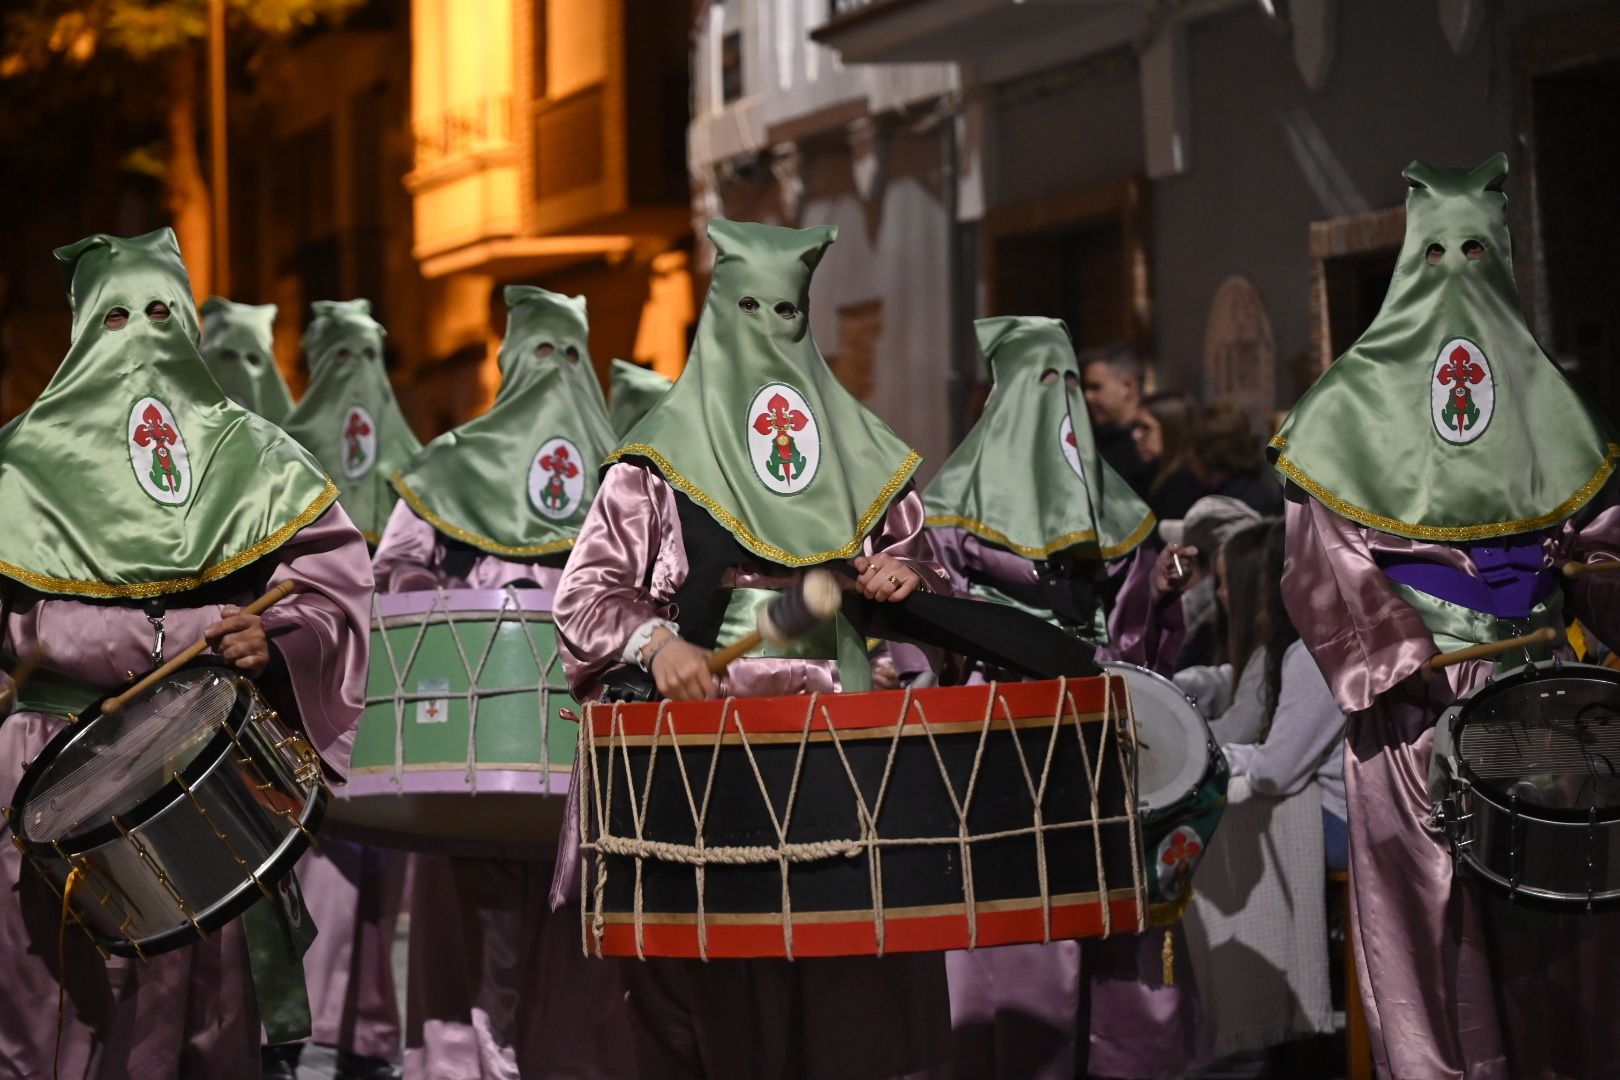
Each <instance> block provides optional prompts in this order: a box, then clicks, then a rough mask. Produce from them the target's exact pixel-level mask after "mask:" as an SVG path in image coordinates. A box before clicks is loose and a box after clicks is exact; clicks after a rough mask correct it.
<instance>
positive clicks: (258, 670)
mask: <svg viewBox="0 0 1620 1080" xmlns="http://www.w3.org/2000/svg"><path fill="white" fill-rule="evenodd" d="M219 614H220V616H221V617H220V620H219V621H218V622H216V623H214V624H213V625H212V626H210V627H209V628H208V629H207V630H205V631H203V636H204V637H206V638H207V639H208V646H209V648H211V649H213V650H214V655H215V656H218V657H219V658H220V659H221V660H224V661H225V662H226V663H228V664H230V665H231V666H232V667H234V668H235V669H236V670H238V671H240V672H241V673H242V674H244V675H246V676H247V677H248V678H250V679H256V678H258V677H259V676H260V675H263V674H264V669H265V668H267V667H269V666H270V639H269V638H267V637H265V634H264V620H262V619H261V618H259V616H257V615H244V614H242V610H241V609H240V608H238V607H237V606H236V605H235V604H226V605H225V606H224V607H222V608H220V609H219Z"/></svg>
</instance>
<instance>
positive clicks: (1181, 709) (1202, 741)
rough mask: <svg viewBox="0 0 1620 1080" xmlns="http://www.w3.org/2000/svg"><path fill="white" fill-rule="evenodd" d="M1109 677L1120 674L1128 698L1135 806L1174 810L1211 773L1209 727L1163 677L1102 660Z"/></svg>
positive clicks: (1151, 810)
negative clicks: (1133, 724) (1133, 728)
mask: <svg viewBox="0 0 1620 1080" xmlns="http://www.w3.org/2000/svg"><path fill="white" fill-rule="evenodd" d="M1102 668H1103V670H1104V672H1105V673H1106V674H1109V675H1123V676H1124V677H1125V684H1126V686H1127V687H1128V688H1129V690H1130V694H1131V712H1132V714H1133V715H1134V716H1135V718H1136V741H1137V746H1138V747H1139V750H1140V752H1139V754H1138V760H1137V765H1136V806H1137V809H1138V810H1140V811H1141V812H1142V813H1144V814H1150V813H1153V812H1154V811H1156V810H1164V809H1167V808H1169V807H1171V806H1174V805H1175V804H1176V803H1177V802H1179V801H1181V800H1182V799H1184V798H1186V797H1187V796H1188V795H1189V794H1191V793H1192V792H1193V791H1194V790H1196V789H1197V787H1198V785H1199V783H1200V782H1201V781H1202V780H1203V778H1204V774H1205V773H1206V772H1208V770H1209V728H1207V727H1206V726H1205V725H1204V720H1203V717H1201V716H1199V715H1198V710H1197V709H1195V708H1193V706H1192V704H1191V703H1190V702H1189V701H1188V700H1187V695H1185V694H1183V693H1182V692H1181V689H1180V688H1179V687H1177V686H1176V684H1175V683H1173V682H1171V681H1170V680H1169V679H1166V678H1165V677H1164V676H1162V675H1159V674H1157V673H1155V672H1152V671H1149V670H1147V669H1146V668H1140V667H1136V666H1135V665H1133V664H1121V663H1117V662H1114V661H1104V662H1103V663H1102Z"/></svg>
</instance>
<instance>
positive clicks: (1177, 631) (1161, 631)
mask: <svg viewBox="0 0 1620 1080" xmlns="http://www.w3.org/2000/svg"><path fill="white" fill-rule="evenodd" d="M1157 559H1158V552H1157V551H1154V550H1152V549H1149V548H1145V547H1139V548H1137V549H1136V550H1135V551H1134V552H1132V553H1131V554H1130V555H1127V556H1125V557H1124V558H1122V559H1117V560H1115V562H1114V563H1111V564H1110V565H1109V573H1120V572H1123V573H1124V574H1125V582H1124V584H1122V585H1121V586H1120V587H1119V594H1118V595H1117V596H1115V597H1114V609H1113V610H1112V611H1110V612H1109V613H1108V638H1109V643H1108V645H1106V646H1104V647H1103V648H1101V649H1098V650H1097V656H1098V658H1099V659H1103V660H1123V661H1124V662H1125V663H1127V664H1136V665H1137V666H1139V667H1145V668H1149V669H1151V670H1153V671H1157V672H1158V673H1159V674H1161V675H1166V676H1168V675H1173V674H1175V670H1176V657H1178V656H1180V655H1181V646H1182V645H1183V644H1184V643H1185V642H1186V639H1187V622H1186V619H1185V618H1184V617H1183V615H1182V611H1181V604H1180V603H1179V602H1167V603H1162V604H1155V603H1153V565H1154V563H1155V562H1156V561H1157ZM1120 563H1123V564H1124V565H1123V566H1119V565H1118V564H1120Z"/></svg>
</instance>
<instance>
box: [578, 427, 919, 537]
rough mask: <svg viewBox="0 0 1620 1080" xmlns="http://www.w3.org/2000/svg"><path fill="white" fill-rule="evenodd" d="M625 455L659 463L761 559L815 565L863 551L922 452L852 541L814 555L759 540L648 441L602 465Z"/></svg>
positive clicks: (913, 455) (911, 458) (909, 457)
mask: <svg viewBox="0 0 1620 1080" xmlns="http://www.w3.org/2000/svg"><path fill="white" fill-rule="evenodd" d="M625 457H644V458H646V459H647V460H648V461H650V462H652V463H653V464H654V465H656V466H658V471H659V472H661V473H663V474H664V479H666V480H668V481H669V482H670V483H672V484H674V485H675V486H676V487H678V488H680V489H681V490H682V491H684V492H686V494H687V496H688V497H690V498H691V499H692V501H694V502H696V503H697V504H698V505H699V506H702V507H703V508H704V509H705V510H707V511H708V512H709V513H711V514H713V515H714V518H715V520H716V521H718V522H720V524H722V525H724V526H725V527H726V531H727V532H729V533H731V535H732V536H735V537H736V538H737V539H738V540H739V541H741V542H742V545H743V547H745V548H747V549H748V550H749V551H752V552H753V553H754V554H755V555H758V556H759V557H760V558H762V559H769V560H771V561H772V562H774V563H777V564H778V565H781V566H813V565H815V564H816V563H824V562H828V561H829V560H832V559H847V558H849V557H850V556H852V555H854V554H856V553H857V552H859V551H860V550H861V541H862V540H864V539H866V534H867V533H868V532H870V531H871V529H872V526H873V525H874V524H875V523H876V522H877V519H878V516H879V515H881V514H882V513H883V511H884V510H886V509H888V506H889V503H890V502H891V501H893V499H894V497H895V495H896V493H898V492H899V490H900V489H901V488H902V487H904V486H905V483H906V481H907V480H909V479H911V474H912V473H914V472H916V471H917V466H918V465H921V464H922V455H921V454H919V453H917V451H915V450H912V451H909V452H907V454H906V457H905V460H904V461H902V462H901V463H900V468H898V469H896V470H895V473H894V475H893V476H891V477H889V482H888V483H886V484H884V485H883V488H882V490H881V491H879V492H878V495H877V498H876V499H873V500H872V505H871V506H868V507H867V508H866V513H864V514H862V515H861V519H860V520H859V521H857V522H856V523H855V536H854V538H853V539H851V540H850V542H849V543H847V544H845V545H844V546H843V547H841V548H835V549H834V550H832V551H822V552H818V553H817V554H815V555H795V554H793V553H792V552H791V551H787V550H785V549H783V548H779V547H777V546H776V545H775V544H772V543H769V542H767V541H765V540H762V539H760V538H759V537H758V536H757V535H755V533H754V531H753V530H752V529H750V528H749V527H748V526H747V525H744V524H743V523H742V520H741V519H739V518H738V517H737V515H735V514H733V513H732V512H731V511H730V510H727V509H726V508H725V507H723V506H721V505H720V504H719V503H718V502H716V501H715V500H714V498H713V497H711V496H710V495H709V494H708V493H707V492H705V491H703V490H702V489H700V488H699V487H698V486H697V485H696V484H694V483H692V481H690V480H688V479H687V478H686V477H685V476H682V475H681V472H680V470H679V469H677V468H675V466H674V465H671V464H670V462H669V459H668V458H666V457H665V456H664V455H663V454H660V453H659V452H658V451H657V450H654V449H653V448H652V447H651V446H648V445H647V444H646V443H631V444H630V445H629V446H621V447H619V449H617V450H615V451H613V453H611V454H609V455H608V456H607V460H605V461H603V462H602V464H603V465H611V464H613V463H614V462H615V461H618V460H619V459H620V458H625Z"/></svg>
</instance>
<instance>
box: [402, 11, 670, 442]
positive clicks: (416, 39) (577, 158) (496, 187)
mask: <svg viewBox="0 0 1620 1080" xmlns="http://www.w3.org/2000/svg"><path fill="white" fill-rule="evenodd" d="M689 18H690V9H689V8H688V7H687V5H685V4H681V3H671V2H669V0H413V3H412V5H411V44H412V49H411V128H412V136H413V142H414V160H413V166H412V168H411V170H410V172H409V174H408V175H407V176H406V177H405V187H406V189H407V190H408V191H409V193H410V197H411V204H412V219H413V237H414V239H413V247H412V254H413V255H414V257H415V259H416V262H417V265H418V267H419V269H420V273H421V275H422V277H423V279H424V285H425V288H424V294H423V301H424V302H423V310H422V324H421V325H422V327H423V332H424V334H425V335H426V340H425V341H424V347H425V353H426V355H427V356H428V357H429V358H430V359H428V360H426V361H425V362H424V363H423V364H422V365H421V367H419V368H418V370H417V371H415V372H413V373H412V374H413V376H414V378H413V379H412V381H413V382H414V383H415V384H416V386H415V387H414V389H415V391H416V393H415V394H413V396H414V397H416V398H417V400H418V401H419V402H420V403H421V405H422V406H424V407H426V408H428V409H430V410H431V409H433V408H434V405H433V403H434V402H445V403H449V402H452V401H457V400H458V399H459V400H461V401H465V400H466V398H465V395H466V393H467V388H466V386H465V382H466V378H467V375H468V374H469V370H468V369H469V368H470V367H472V366H473V365H474V363H476V368H477V370H478V372H479V373H480V377H479V390H480V392H481V398H482V401H483V402H487V401H488V399H489V398H490V397H491V396H492V395H493V393H494V388H495V385H496V382H497V375H496V371H495V364H494V358H495V352H496V349H497V347H498V345H499V337H500V334H501V331H502V328H503V326H504V316H505V313H504V310H503V309H502V304H501V299H500V296H501V289H502V287H503V286H505V285H509V284H517V283H521V284H532V285H540V286H543V287H545V288H548V289H554V290H556V291H558V292H564V293H583V294H584V295H585V296H586V297H587V299H588V301H589V305H590V306H589V312H590V318H591V352H592V355H593V357H594V358H595V360H596V362H597V365H598V367H599V370H600V371H601V372H603V373H604V374H605V372H606V369H607V365H608V362H609V361H610V360H611V359H613V358H614V357H616V356H617V357H623V358H626V359H635V360H639V361H642V362H644V363H650V364H651V365H653V366H654V367H656V368H657V369H658V370H660V371H662V372H665V373H666V374H669V375H675V374H678V373H679V371H680V368H681V365H682V364H683V363H684V361H685V356H686V345H687V339H688V331H689V327H690V325H691V322H692V320H693V318H694V300H693V292H692V279H691V275H690V273H689V270H688V263H689V254H688V253H689V251H690V243H691V241H690V237H691V217H690V209H689V202H688V192H687V182H686V164H685V132H686V121H687V109H688V89H687V68H686V64H687V59H686V57H687V42H688V25H687V24H688V20H689ZM457 384H462V385H457ZM436 387H440V388H442V390H443V391H444V392H442V393H441V392H437V391H436ZM457 411H461V410H457ZM433 419H434V420H435V421H437V423H436V424H435V425H434V426H435V427H437V426H442V425H444V424H447V423H451V422H454V421H456V420H459V419H461V417H460V416H443V417H434V418H433Z"/></svg>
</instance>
